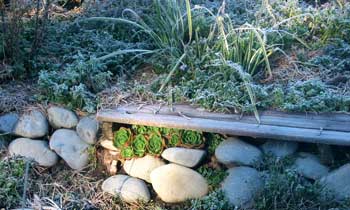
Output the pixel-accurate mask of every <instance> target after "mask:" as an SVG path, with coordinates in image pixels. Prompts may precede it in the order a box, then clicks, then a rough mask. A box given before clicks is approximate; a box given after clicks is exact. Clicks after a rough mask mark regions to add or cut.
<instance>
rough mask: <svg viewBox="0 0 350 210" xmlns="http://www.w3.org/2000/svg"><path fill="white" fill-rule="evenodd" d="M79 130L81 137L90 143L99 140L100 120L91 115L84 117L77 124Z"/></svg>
mask: <svg viewBox="0 0 350 210" xmlns="http://www.w3.org/2000/svg"><path fill="white" fill-rule="evenodd" d="M77 132H78V135H79V136H80V138H81V139H83V140H84V141H85V142H86V143H88V144H95V143H96V141H97V132H98V122H97V120H95V119H93V118H91V117H84V118H82V119H81V120H80V121H79V123H78V125H77Z"/></svg>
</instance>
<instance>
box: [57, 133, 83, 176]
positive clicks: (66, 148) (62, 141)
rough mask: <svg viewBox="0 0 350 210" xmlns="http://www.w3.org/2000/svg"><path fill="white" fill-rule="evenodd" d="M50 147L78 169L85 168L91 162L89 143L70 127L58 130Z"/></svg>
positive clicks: (73, 167) (72, 166)
mask: <svg viewBox="0 0 350 210" xmlns="http://www.w3.org/2000/svg"><path fill="white" fill-rule="evenodd" d="M50 148H51V149H52V150H54V151H55V152H56V153H57V154H58V155H59V156H60V157H61V158H62V159H63V160H65V161H66V163H67V164H68V165H69V166H70V167H71V168H72V169H76V170H81V169H83V168H84V167H85V166H86V165H87V164H88V162H89V154H88V148H89V144H87V143H86V142H85V141H83V140H82V139H81V138H80V137H79V136H78V134H77V132H75V131H73V130H68V129H59V130H56V131H55V132H54V133H53V135H52V136H51V139H50Z"/></svg>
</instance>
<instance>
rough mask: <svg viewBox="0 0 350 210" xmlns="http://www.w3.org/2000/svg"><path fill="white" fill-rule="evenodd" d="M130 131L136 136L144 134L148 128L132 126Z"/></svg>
mask: <svg viewBox="0 0 350 210" xmlns="http://www.w3.org/2000/svg"><path fill="white" fill-rule="evenodd" d="M132 130H133V131H134V133H136V134H145V133H147V132H148V127H147V126H144V125H133V126H132Z"/></svg>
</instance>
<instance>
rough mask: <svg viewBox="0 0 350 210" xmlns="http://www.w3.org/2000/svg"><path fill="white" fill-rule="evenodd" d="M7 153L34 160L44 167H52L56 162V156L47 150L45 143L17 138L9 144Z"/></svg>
mask: <svg viewBox="0 0 350 210" xmlns="http://www.w3.org/2000/svg"><path fill="white" fill-rule="evenodd" d="M9 152H10V154H11V155H19V156H23V157H25V158H28V159H31V160H34V161H35V162H37V163H38V164H39V165H40V166H45V167H51V166H54V165H55V164H56V163H57V161H58V156H57V155H56V153H55V152H53V151H51V150H50V149H49V144H48V142H47V141H41V140H32V139H28V138H18V139H15V140H13V141H12V142H11V144H10V146H9Z"/></svg>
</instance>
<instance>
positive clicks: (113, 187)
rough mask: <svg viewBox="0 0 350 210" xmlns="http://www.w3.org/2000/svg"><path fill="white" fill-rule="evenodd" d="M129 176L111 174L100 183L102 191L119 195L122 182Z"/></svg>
mask: <svg viewBox="0 0 350 210" xmlns="http://www.w3.org/2000/svg"><path fill="white" fill-rule="evenodd" d="M129 178H130V176H127V175H115V176H111V177H109V178H108V179H106V180H105V181H104V182H103V183H102V191H103V192H106V193H109V194H112V195H119V193H120V192H121V190H122V186H123V184H124V183H125V181H126V180H127V179H129Z"/></svg>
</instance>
